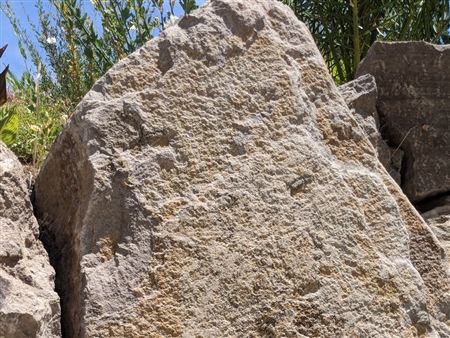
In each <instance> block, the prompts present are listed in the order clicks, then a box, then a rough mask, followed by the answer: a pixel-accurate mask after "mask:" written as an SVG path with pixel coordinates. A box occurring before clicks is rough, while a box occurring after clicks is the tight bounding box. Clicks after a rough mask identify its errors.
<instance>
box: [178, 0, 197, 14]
mask: <svg viewBox="0 0 450 338" xmlns="http://www.w3.org/2000/svg"><path fill="white" fill-rule="evenodd" d="M180 6H181V8H183V10H184V15H188V14H189V13H191V12H192V11H193V10H195V9H197V8H198V6H197V4H196V3H195V0H180Z"/></svg>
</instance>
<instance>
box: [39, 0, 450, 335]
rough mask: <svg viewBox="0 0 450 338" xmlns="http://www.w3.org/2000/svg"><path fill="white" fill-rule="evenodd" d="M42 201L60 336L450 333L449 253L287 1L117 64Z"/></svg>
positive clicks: (216, 7)
mask: <svg viewBox="0 0 450 338" xmlns="http://www.w3.org/2000/svg"><path fill="white" fill-rule="evenodd" d="M36 210H37V214H38V215H40V216H41V217H42V216H43V215H46V216H47V217H46V219H47V222H48V223H46V226H45V227H44V228H43V230H45V231H46V232H45V234H46V236H47V237H46V238H45V241H46V243H47V247H48V248H49V250H51V251H52V250H53V252H56V253H59V256H58V259H57V262H56V265H55V266H56V270H57V272H58V275H59V276H61V277H60V278H61V280H60V281H59V283H58V285H59V292H60V293H61V295H62V304H63V305H62V311H63V312H62V315H63V319H62V325H63V330H65V331H64V332H65V334H66V337H146V338H147V337H319V336H320V337H352V336H356V337H363V336H370V337H383V338H384V337H389V336H392V337H408V336H419V335H422V336H424V337H437V336H438V334H441V335H444V334H446V333H449V332H450V331H449V330H448V327H447V326H446V324H445V323H444V322H445V321H447V320H448V319H450V318H447V314H446V312H445V310H446V308H445V306H446V305H445V304H447V303H446V302H448V299H449V295H448V293H449V283H448V267H447V264H446V261H445V259H446V255H445V254H442V248H441V247H440V246H439V244H438V242H437V240H436V238H435V237H434V236H433V235H432V233H431V231H430V229H429V228H428V227H427V225H426V224H425V223H424V222H423V220H422V219H421V218H420V216H419V214H418V213H417V212H416V211H415V210H414V208H413V207H412V206H411V204H410V203H409V202H408V200H407V199H406V197H405V196H404V195H403V194H402V193H401V191H400V190H399V188H398V187H397V185H396V184H395V183H394V182H393V181H392V179H391V178H390V177H389V175H388V174H387V172H386V171H385V169H384V168H383V167H382V165H381V164H380V163H379V161H378V159H377V157H376V151H375V149H374V147H373V146H372V144H371V143H370V142H369V140H368V139H367V137H366V136H365V134H364V132H363V131H362V130H361V129H360V128H359V127H358V123H357V121H356V120H355V119H354V118H353V117H352V116H351V114H350V112H349V110H348V108H347V106H346V104H345V102H344V100H343V98H342V97H341V96H340V94H339V92H338V90H337V88H336V87H335V85H334V83H333V81H332V79H331V77H330V76H329V74H328V72H327V69H326V66H325V63H324V61H323V59H322V57H321V55H320V53H319V51H318V50H317V47H316V46H315V44H314V41H313V39H312V37H311V35H310V33H309V32H308V30H307V29H306V27H305V26H304V25H303V24H302V23H300V22H299V21H298V20H297V19H296V17H295V16H294V14H293V13H292V12H291V10H290V9H289V8H288V7H287V6H285V5H283V4H282V3H280V2H278V1H274V0H273V1H272V0H259V1H257V0H255V1H242V0H240V1H238V0H215V1H213V0H212V1H210V2H208V3H207V4H205V5H204V6H203V7H202V8H201V9H199V10H198V11H196V12H195V13H193V14H192V15H190V16H189V17H186V18H184V19H183V20H181V21H180V23H179V25H178V26H175V27H171V28H169V29H167V30H166V31H165V32H163V33H162V34H161V35H160V36H159V37H157V38H155V39H154V40H152V41H150V42H149V43H147V44H146V45H145V46H144V47H143V48H141V49H140V50H139V51H137V52H136V53H134V54H132V55H131V56H129V57H128V58H126V59H124V60H123V61H121V62H120V63H119V64H117V65H116V66H114V67H113V68H112V69H111V70H110V71H109V72H108V73H107V74H106V75H105V76H104V77H103V78H102V79H100V80H99V81H98V82H97V83H96V85H95V86H94V87H93V89H92V90H91V91H90V92H89V93H88V94H87V95H86V97H85V98H84V100H83V101H82V102H81V103H80V104H79V106H78V107H77V109H76V111H75V113H74V115H73V116H72V117H71V119H70V120H69V122H68V124H67V125H66V127H65V129H64V130H63V131H62V133H61V134H60V136H59V137H58V139H57V140H56V142H55V144H54V145H53V148H52V150H51V152H50V154H49V156H48V158H47V160H46V161H45V163H44V165H43V167H42V170H41V173H40V175H39V177H38V179H37V183H36ZM431 291H432V292H431ZM447 313H448V312H447Z"/></svg>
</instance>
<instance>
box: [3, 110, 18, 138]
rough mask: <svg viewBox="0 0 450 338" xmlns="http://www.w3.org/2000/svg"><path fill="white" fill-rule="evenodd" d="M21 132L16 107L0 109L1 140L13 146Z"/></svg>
mask: <svg viewBox="0 0 450 338" xmlns="http://www.w3.org/2000/svg"><path fill="white" fill-rule="evenodd" d="M18 130H19V113H18V110H17V108H16V107H13V108H8V107H6V106H3V107H0V139H1V140H2V141H3V142H5V144H6V145H7V146H11V145H12V144H13V143H14V141H15V140H16V137H17V132H18Z"/></svg>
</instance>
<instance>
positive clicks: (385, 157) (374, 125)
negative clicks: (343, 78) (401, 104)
mask: <svg viewBox="0 0 450 338" xmlns="http://www.w3.org/2000/svg"><path fill="white" fill-rule="evenodd" d="M338 90H339V93H340V94H341V95H342V97H343V98H344V100H345V103H347V106H348V107H349V109H350V113H351V114H352V115H353V116H354V118H355V120H356V122H357V123H358V126H359V127H361V129H362V130H363V131H364V133H365V134H366V135H367V138H368V139H369V141H370V143H372V145H373V146H374V147H375V149H376V151H377V155H378V160H379V161H380V162H381V164H382V165H383V166H384V167H385V168H386V170H387V171H388V173H389V175H391V177H392V178H393V179H394V181H395V182H396V183H397V184H398V185H400V184H401V178H400V169H401V161H400V167H399V166H398V163H395V161H393V160H392V156H391V151H390V149H389V146H388V145H387V144H386V142H385V141H384V140H383V138H382V137H381V134H380V132H379V129H380V118H379V116H378V112H377V106H376V105H377V98H378V90H377V85H376V83H375V78H374V77H373V76H372V75H370V74H366V75H363V76H361V77H359V78H357V79H355V80H353V81H350V82H348V83H345V84H343V85H341V86H339V88H338ZM398 153H399V154H400V152H398ZM395 164H397V165H395Z"/></svg>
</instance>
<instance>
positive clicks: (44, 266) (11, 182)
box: [0, 141, 61, 338]
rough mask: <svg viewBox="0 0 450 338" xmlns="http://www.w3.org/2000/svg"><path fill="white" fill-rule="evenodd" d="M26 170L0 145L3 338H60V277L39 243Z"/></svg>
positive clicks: (0, 321) (0, 329)
mask: <svg viewBox="0 0 450 338" xmlns="http://www.w3.org/2000/svg"><path fill="white" fill-rule="evenodd" d="M38 235H39V226H38V224H37V221H36V219H35V218H34V215H33V208H32V206H31V202H30V200H29V197H28V191H27V187H26V184H25V177H24V174H23V171H22V166H21V164H20V162H19V161H18V160H17V158H16V157H15V155H14V154H13V153H12V152H11V151H10V150H9V149H8V148H7V147H6V145H5V144H4V143H3V142H1V141H0V337H2V338H31V337H33V338H49V337H50V338H53V337H60V336H61V335H60V324H59V323H60V322H59V320H60V311H59V297H58V295H57V294H56V292H55V291H54V290H53V289H54V282H53V278H54V275H55V272H54V270H53V268H52V267H51V265H50V262H49V259H48V255H47V252H46V251H45V249H44V246H43V245H42V243H41V242H40V241H39V240H38V239H37V237H38Z"/></svg>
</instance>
